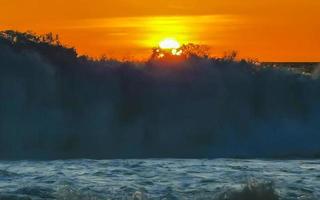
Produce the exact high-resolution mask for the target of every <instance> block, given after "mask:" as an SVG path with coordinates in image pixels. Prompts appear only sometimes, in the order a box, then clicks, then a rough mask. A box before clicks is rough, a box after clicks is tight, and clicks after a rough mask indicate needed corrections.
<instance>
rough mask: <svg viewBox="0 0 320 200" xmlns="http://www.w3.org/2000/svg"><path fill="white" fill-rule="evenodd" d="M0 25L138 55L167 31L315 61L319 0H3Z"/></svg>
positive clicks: (250, 53)
mask: <svg viewBox="0 0 320 200" xmlns="http://www.w3.org/2000/svg"><path fill="white" fill-rule="evenodd" d="M0 13H1V15H0V29H2V30H4V29H14V30H19V31H27V30H31V31H33V32H36V33H46V32H53V33H57V34H59V35H60V39H61V40H62V42H63V43H66V44H68V45H69V46H74V47H76V48H77V50H78V52H79V53H80V54H88V55H90V56H101V55H103V54H105V55H106V56H108V57H116V58H124V59H141V58H146V57H147V56H148V55H149V54H150V52H151V51H150V48H152V47H154V46H157V45H158V43H159V42H160V41H161V40H162V39H165V38H175V39H177V40H178V41H179V42H180V43H188V42H192V43H199V44H205V45H209V46H210V47H211V51H212V54H213V55H222V54H223V53H224V52H228V51H231V50H236V51H238V52H239V54H240V57H243V58H253V59H258V60H260V61H320V0H197V1H195V0H158V1H152V0H53V1H46V0H0Z"/></svg>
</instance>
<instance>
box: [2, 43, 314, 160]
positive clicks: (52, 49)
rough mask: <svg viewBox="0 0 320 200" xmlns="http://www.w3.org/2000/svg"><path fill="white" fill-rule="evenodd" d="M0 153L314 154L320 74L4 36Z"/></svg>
mask: <svg viewBox="0 0 320 200" xmlns="http://www.w3.org/2000/svg"><path fill="white" fill-rule="evenodd" d="M0 99H1V104H0V158H2V159H21V158H34V159H55V158H80V157H81V158H84V157H85V158H146V157H184V158H188V157H190V158H199V157H201V158H214V157H273V158H274V157H316V156H319V153H320V144H319V140H320V132H319V130H320V123H319V119H320V104H319V102H320V81H319V80H318V79H317V78H316V76H306V75H303V74H301V73H295V72H292V71H290V70H287V69H280V68H262V67H259V66H255V65H253V64H250V63H247V62H244V61H241V62H236V61H231V60H222V59H213V58H212V59H211V58H198V57H191V58H189V59H187V60H185V61H180V62H175V63H170V62H169V63H168V62H157V61H150V62H147V63H129V62H119V61H112V60H96V61H95V60H91V59H87V58H85V57H78V56H77V54H76V52H75V51H74V50H73V49H68V48H65V47H62V46H61V45H49V44H45V43H36V44H33V43H32V44H29V43H28V44H25V43H22V44H19V43H15V44H12V43H9V42H8V41H7V40H4V39H2V40H0Z"/></svg>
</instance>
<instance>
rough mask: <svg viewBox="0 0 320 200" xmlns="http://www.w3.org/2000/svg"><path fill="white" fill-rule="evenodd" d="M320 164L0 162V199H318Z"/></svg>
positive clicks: (157, 161)
mask: <svg viewBox="0 0 320 200" xmlns="http://www.w3.org/2000/svg"><path fill="white" fill-rule="evenodd" d="M319 186H320V161H319V160H285V161H280V160H233V159H217V160H172V159H164V160H101V161H97V160H69V161H50V162H45V161H42V162H40V161H15V162H6V161H2V162H1V163H0V199H71V200H72V199H112V200H113V199H119V200H120V199H134V200H138V199H159V200H160V199H161V200H164V199H167V200H171V199H190V200H191V199H212V200H216V199H217V200H222V199H230V200H238V199H239V200H251V199H252V200H253V199H255V200H259V199H262V200H269V199H271V200H273V199H285V200H291V199H292V200H297V199H303V200H317V199H320V187H319Z"/></svg>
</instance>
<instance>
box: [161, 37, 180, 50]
mask: <svg viewBox="0 0 320 200" xmlns="http://www.w3.org/2000/svg"><path fill="white" fill-rule="evenodd" d="M159 46H160V48H161V49H178V48H180V44H179V42H178V41H176V40H174V39H165V40H162V41H161V42H160V43H159Z"/></svg>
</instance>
